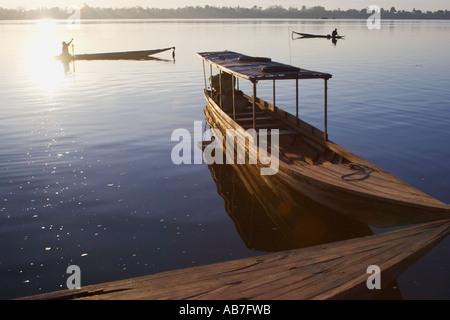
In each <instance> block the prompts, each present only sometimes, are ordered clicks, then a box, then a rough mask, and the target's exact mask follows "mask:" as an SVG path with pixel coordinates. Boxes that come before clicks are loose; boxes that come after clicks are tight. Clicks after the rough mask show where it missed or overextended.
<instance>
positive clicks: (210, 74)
mask: <svg viewBox="0 0 450 320" xmlns="http://www.w3.org/2000/svg"><path fill="white" fill-rule="evenodd" d="M209 87H210V88H211V92H210V93H211V95H210V96H211V99H212V97H213V85H212V65H211V64H210V65H209Z"/></svg>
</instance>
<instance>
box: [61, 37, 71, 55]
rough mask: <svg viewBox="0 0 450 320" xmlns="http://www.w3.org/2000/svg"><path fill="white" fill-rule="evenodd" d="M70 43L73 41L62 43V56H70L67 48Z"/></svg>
mask: <svg viewBox="0 0 450 320" xmlns="http://www.w3.org/2000/svg"><path fill="white" fill-rule="evenodd" d="M72 41H73V39H72V40H70V42H69V43H66V42H65V41H63V43H62V52H61V54H62V55H66V56H68V55H70V53H69V46H70V44H71V43H72Z"/></svg>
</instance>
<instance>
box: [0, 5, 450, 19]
mask: <svg viewBox="0 0 450 320" xmlns="http://www.w3.org/2000/svg"><path fill="white" fill-rule="evenodd" d="M78 10H79V11H77V12H76V11H74V10H73V8H72V9H71V8H57V7H55V8H39V9H33V10H24V9H20V8H18V9H5V8H2V7H0V20H32V19H44V18H46V19H67V18H69V17H72V18H73V17H74V14H76V16H78V17H80V18H81V19H208V18H210V19H211V18H215V19H220V18H222V19H226V18H234V19H255V18H266V19H268V18H272V19H274V18H276V19H367V18H368V17H369V16H370V13H368V12H367V8H363V9H360V10H357V9H349V10H340V9H337V10H326V9H325V8H324V7H321V6H315V7H310V8H307V7H306V6H303V7H302V8H293V7H290V8H288V9H286V8H284V7H282V6H271V7H268V8H264V9H263V8H262V7H258V6H254V7H252V8H243V7H234V8H232V7H214V6H204V7H200V6H197V7H190V6H188V7H184V8H177V9H158V8H142V7H132V8H114V9H113V8H93V7H88V6H85V7H84V8H81V9H78ZM381 18H382V19H450V11H448V10H438V11H434V12H432V11H421V10H416V9H413V10H412V11H405V10H396V9H395V7H392V8H391V9H389V10H386V9H381Z"/></svg>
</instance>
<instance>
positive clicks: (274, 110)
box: [273, 79, 276, 112]
mask: <svg viewBox="0 0 450 320" xmlns="http://www.w3.org/2000/svg"><path fill="white" fill-rule="evenodd" d="M273 112H276V109H275V79H273Z"/></svg>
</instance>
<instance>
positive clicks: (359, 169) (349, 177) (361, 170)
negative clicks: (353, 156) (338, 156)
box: [341, 163, 376, 181]
mask: <svg viewBox="0 0 450 320" xmlns="http://www.w3.org/2000/svg"><path fill="white" fill-rule="evenodd" d="M348 167H349V168H350V169H351V170H355V172H353V173H349V174H344V175H342V176H341V178H342V180H344V181H362V180H366V179H367V178H369V177H370V174H371V173H372V172H374V171H376V170H375V169H373V168H371V167H369V166H366V165H365V164H359V163H351V164H349V165H348ZM359 175H363V176H362V177H359V178H358V177H354V176H359Z"/></svg>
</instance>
